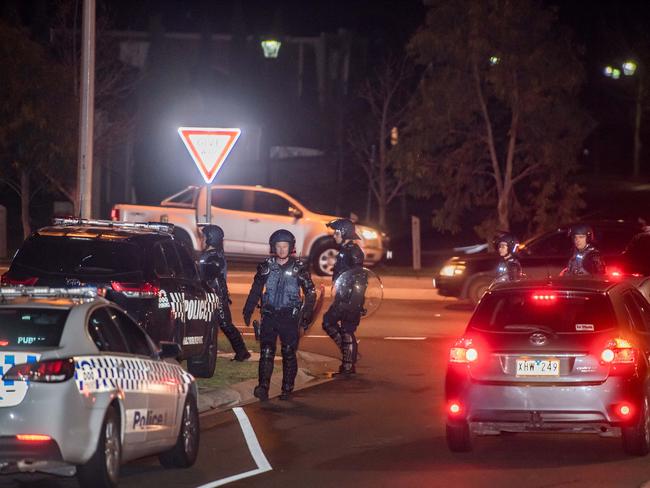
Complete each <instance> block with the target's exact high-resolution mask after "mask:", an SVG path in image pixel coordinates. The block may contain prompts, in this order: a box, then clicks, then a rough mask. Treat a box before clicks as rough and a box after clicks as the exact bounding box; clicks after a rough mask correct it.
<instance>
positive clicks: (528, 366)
mask: <svg viewBox="0 0 650 488" xmlns="http://www.w3.org/2000/svg"><path fill="white" fill-rule="evenodd" d="M517 376H560V360H559V359H517Z"/></svg>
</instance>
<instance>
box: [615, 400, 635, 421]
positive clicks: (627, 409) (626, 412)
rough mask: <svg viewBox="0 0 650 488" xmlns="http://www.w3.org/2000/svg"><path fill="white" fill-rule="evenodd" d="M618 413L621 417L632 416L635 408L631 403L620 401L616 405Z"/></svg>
mask: <svg viewBox="0 0 650 488" xmlns="http://www.w3.org/2000/svg"><path fill="white" fill-rule="evenodd" d="M616 413H617V414H618V416H619V417H622V418H630V417H631V416H632V415H633V414H634V408H632V405H630V404H629V403H620V404H619V405H617V406H616Z"/></svg>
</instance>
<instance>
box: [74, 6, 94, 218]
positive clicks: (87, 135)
mask: <svg viewBox="0 0 650 488" xmlns="http://www.w3.org/2000/svg"><path fill="white" fill-rule="evenodd" d="M80 79H81V90H80V94H81V97H80V109H79V160H78V166H77V202H76V207H77V208H76V209H75V210H76V214H77V215H79V216H80V217H81V218H82V219H89V218H91V213H92V212H91V209H92V181H93V125H94V124H93V119H94V115H95V0H84V4H83V28H82V43H81V76H80Z"/></svg>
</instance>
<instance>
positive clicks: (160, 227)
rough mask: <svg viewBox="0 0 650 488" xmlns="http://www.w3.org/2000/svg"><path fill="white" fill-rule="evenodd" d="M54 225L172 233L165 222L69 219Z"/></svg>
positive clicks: (62, 219)
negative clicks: (92, 226)
mask: <svg viewBox="0 0 650 488" xmlns="http://www.w3.org/2000/svg"><path fill="white" fill-rule="evenodd" d="M54 225H94V226H98V227H110V228H118V229H119V228H122V229H147V230H156V231H158V232H167V233H168V234H171V233H172V232H174V224H168V223H165V222H115V221H112V220H98V219H70V218H56V219H54Z"/></svg>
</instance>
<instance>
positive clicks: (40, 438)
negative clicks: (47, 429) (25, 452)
mask: <svg viewBox="0 0 650 488" xmlns="http://www.w3.org/2000/svg"><path fill="white" fill-rule="evenodd" d="M16 439H17V440H19V441H21V442H49V441H50V440H52V438H51V437H50V436H49V435H45V434H18V435H17V436H16Z"/></svg>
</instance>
